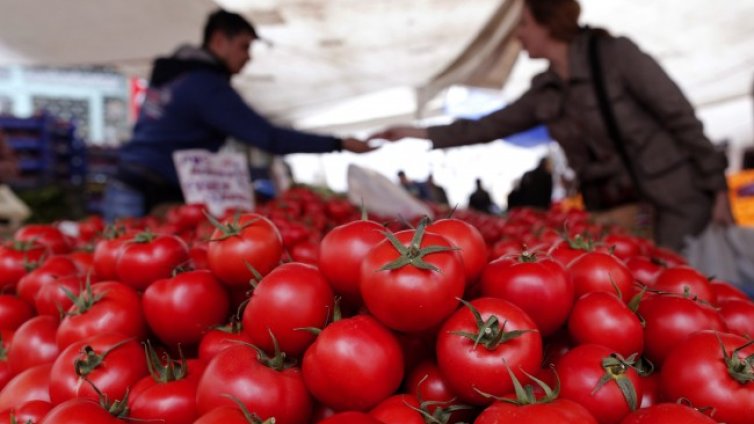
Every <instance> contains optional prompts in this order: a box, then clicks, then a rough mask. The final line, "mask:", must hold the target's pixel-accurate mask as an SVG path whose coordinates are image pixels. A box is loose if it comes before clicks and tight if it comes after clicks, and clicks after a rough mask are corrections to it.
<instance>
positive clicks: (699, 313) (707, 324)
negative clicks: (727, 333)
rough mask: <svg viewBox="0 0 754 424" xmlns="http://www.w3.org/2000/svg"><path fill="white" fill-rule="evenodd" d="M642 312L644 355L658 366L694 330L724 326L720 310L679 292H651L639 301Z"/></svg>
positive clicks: (721, 328)
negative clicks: (670, 293) (676, 293)
mask: <svg viewBox="0 0 754 424" xmlns="http://www.w3.org/2000/svg"><path fill="white" fill-rule="evenodd" d="M639 313H640V314H641V316H642V317H643V318H644V355H645V356H646V357H647V358H649V360H650V361H652V363H653V364H655V366H657V367H659V366H662V364H663V362H664V361H665V357H666V356H667V355H668V353H670V351H671V350H672V349H673V348H674V347H675V346H677V345H678V344H679V343H681V342H683V341H684V340H685V339H686V338H687V337H688V336H690V335H691V334H693V333H695V332H697V331H701V330H719V331H723V330H725V323H724V322H723V321H722V319H721V318H720V316H719V314H718V313H717V311H715V310H714V309H712V308H711V307H709V306H707V305H704V304H701V303H699V302H695V301H693V300H691V299H686V298H683V297H680V296H677V295H654V296H649V297H648V298H647V299H645V300H643V301H642V302H641V303H640V304H639Z"/></svg>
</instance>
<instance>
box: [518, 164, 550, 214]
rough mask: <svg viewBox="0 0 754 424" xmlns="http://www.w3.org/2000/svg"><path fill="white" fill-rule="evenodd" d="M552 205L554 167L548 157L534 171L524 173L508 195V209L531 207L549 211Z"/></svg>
mask: <svg viewBox="0 0 754 424" xmlns="http://www.w3.org/2000/svg"><path fill="white" fill-rule="evenodd" d="M551 203H552V166H551V164H550V160H549V159H548V158H546V157H544V158H542V159H540V160H539V163H538V164H537V166H536V167H535V168H534V169H531V170H529V171H526V172H524V175H522V176H521V179H520V180H519V181H518V183H517V184H514V188H513V190H511V192H510V194H508V209H511V208H514V207H516V206H530V207H533V208H537V209H541V210H547V209H550V204H551Z"/></svg>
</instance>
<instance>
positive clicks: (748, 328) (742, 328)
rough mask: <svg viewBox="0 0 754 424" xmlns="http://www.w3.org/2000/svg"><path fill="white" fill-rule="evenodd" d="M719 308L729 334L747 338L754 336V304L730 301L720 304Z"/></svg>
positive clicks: (738, 300)
mask: <svg viewBox="0 0 754 424" xmlns="http://www.w3.org/2000/svg"><path fill="white" fill-rule="evenodd" d="M717 306H718V309H719V311H720V317H722V319H723V321H724V322H725V326H726V327H727V328H728V331H729V332H731V333H734V334H738V335H739V336H744V337H747V338H751V337H753V336H754V302H752V301H750V300H743V299H730V300H725V301H722V302H718V304H717Z"/></svg>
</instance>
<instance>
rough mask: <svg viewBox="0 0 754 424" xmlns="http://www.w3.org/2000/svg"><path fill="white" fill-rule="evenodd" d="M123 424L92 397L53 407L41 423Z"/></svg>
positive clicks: (72, 400) (69, 401)
mask: <svg viewBox="0 0 754 424" xmlns="http://www.w3.org/2000/svg"><path fill="white" fill-rule="evenodd" d="M58 423H76V424H122V423H123V421H121V420H119V419H118V418H117V417H116V416H114V415H112V414H111V413H110V412H108V410H107V409H105V408H103V407H102V405H100V404H99V403H98V402H96V401H93V400H91V399H71V400H68V401H65V402H63V403H61V404H60V405H58V406H56V407H54V408H52V410H51V411H50V412H49V413H48V414H47V415H45V417H44V419H42V421H41V422H40V423H39V424H58Z"/></svg>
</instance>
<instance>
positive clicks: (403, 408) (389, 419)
mask: <svg viewBox="0 0 754 424" xmlns="http://www.w3.org/2000/svg"><path fill="white" fill-rule="evenodd" d="M418 409H419V400H418V399H417V398H416V396H414V395H405V394H403V395H393V396H390V397H389V398H387V399H385V400H383V401H382V402H380V403H379V404H378V405H377V406H375V407H374V408H372V410H371V411H369V415H370V416H372V417H374V418H377V420H379V421H380V422H383V423H401V424H425V423H426V421H424V417H423V416H422V414H421V412H419V411H417V410H418Z"/></svg>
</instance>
